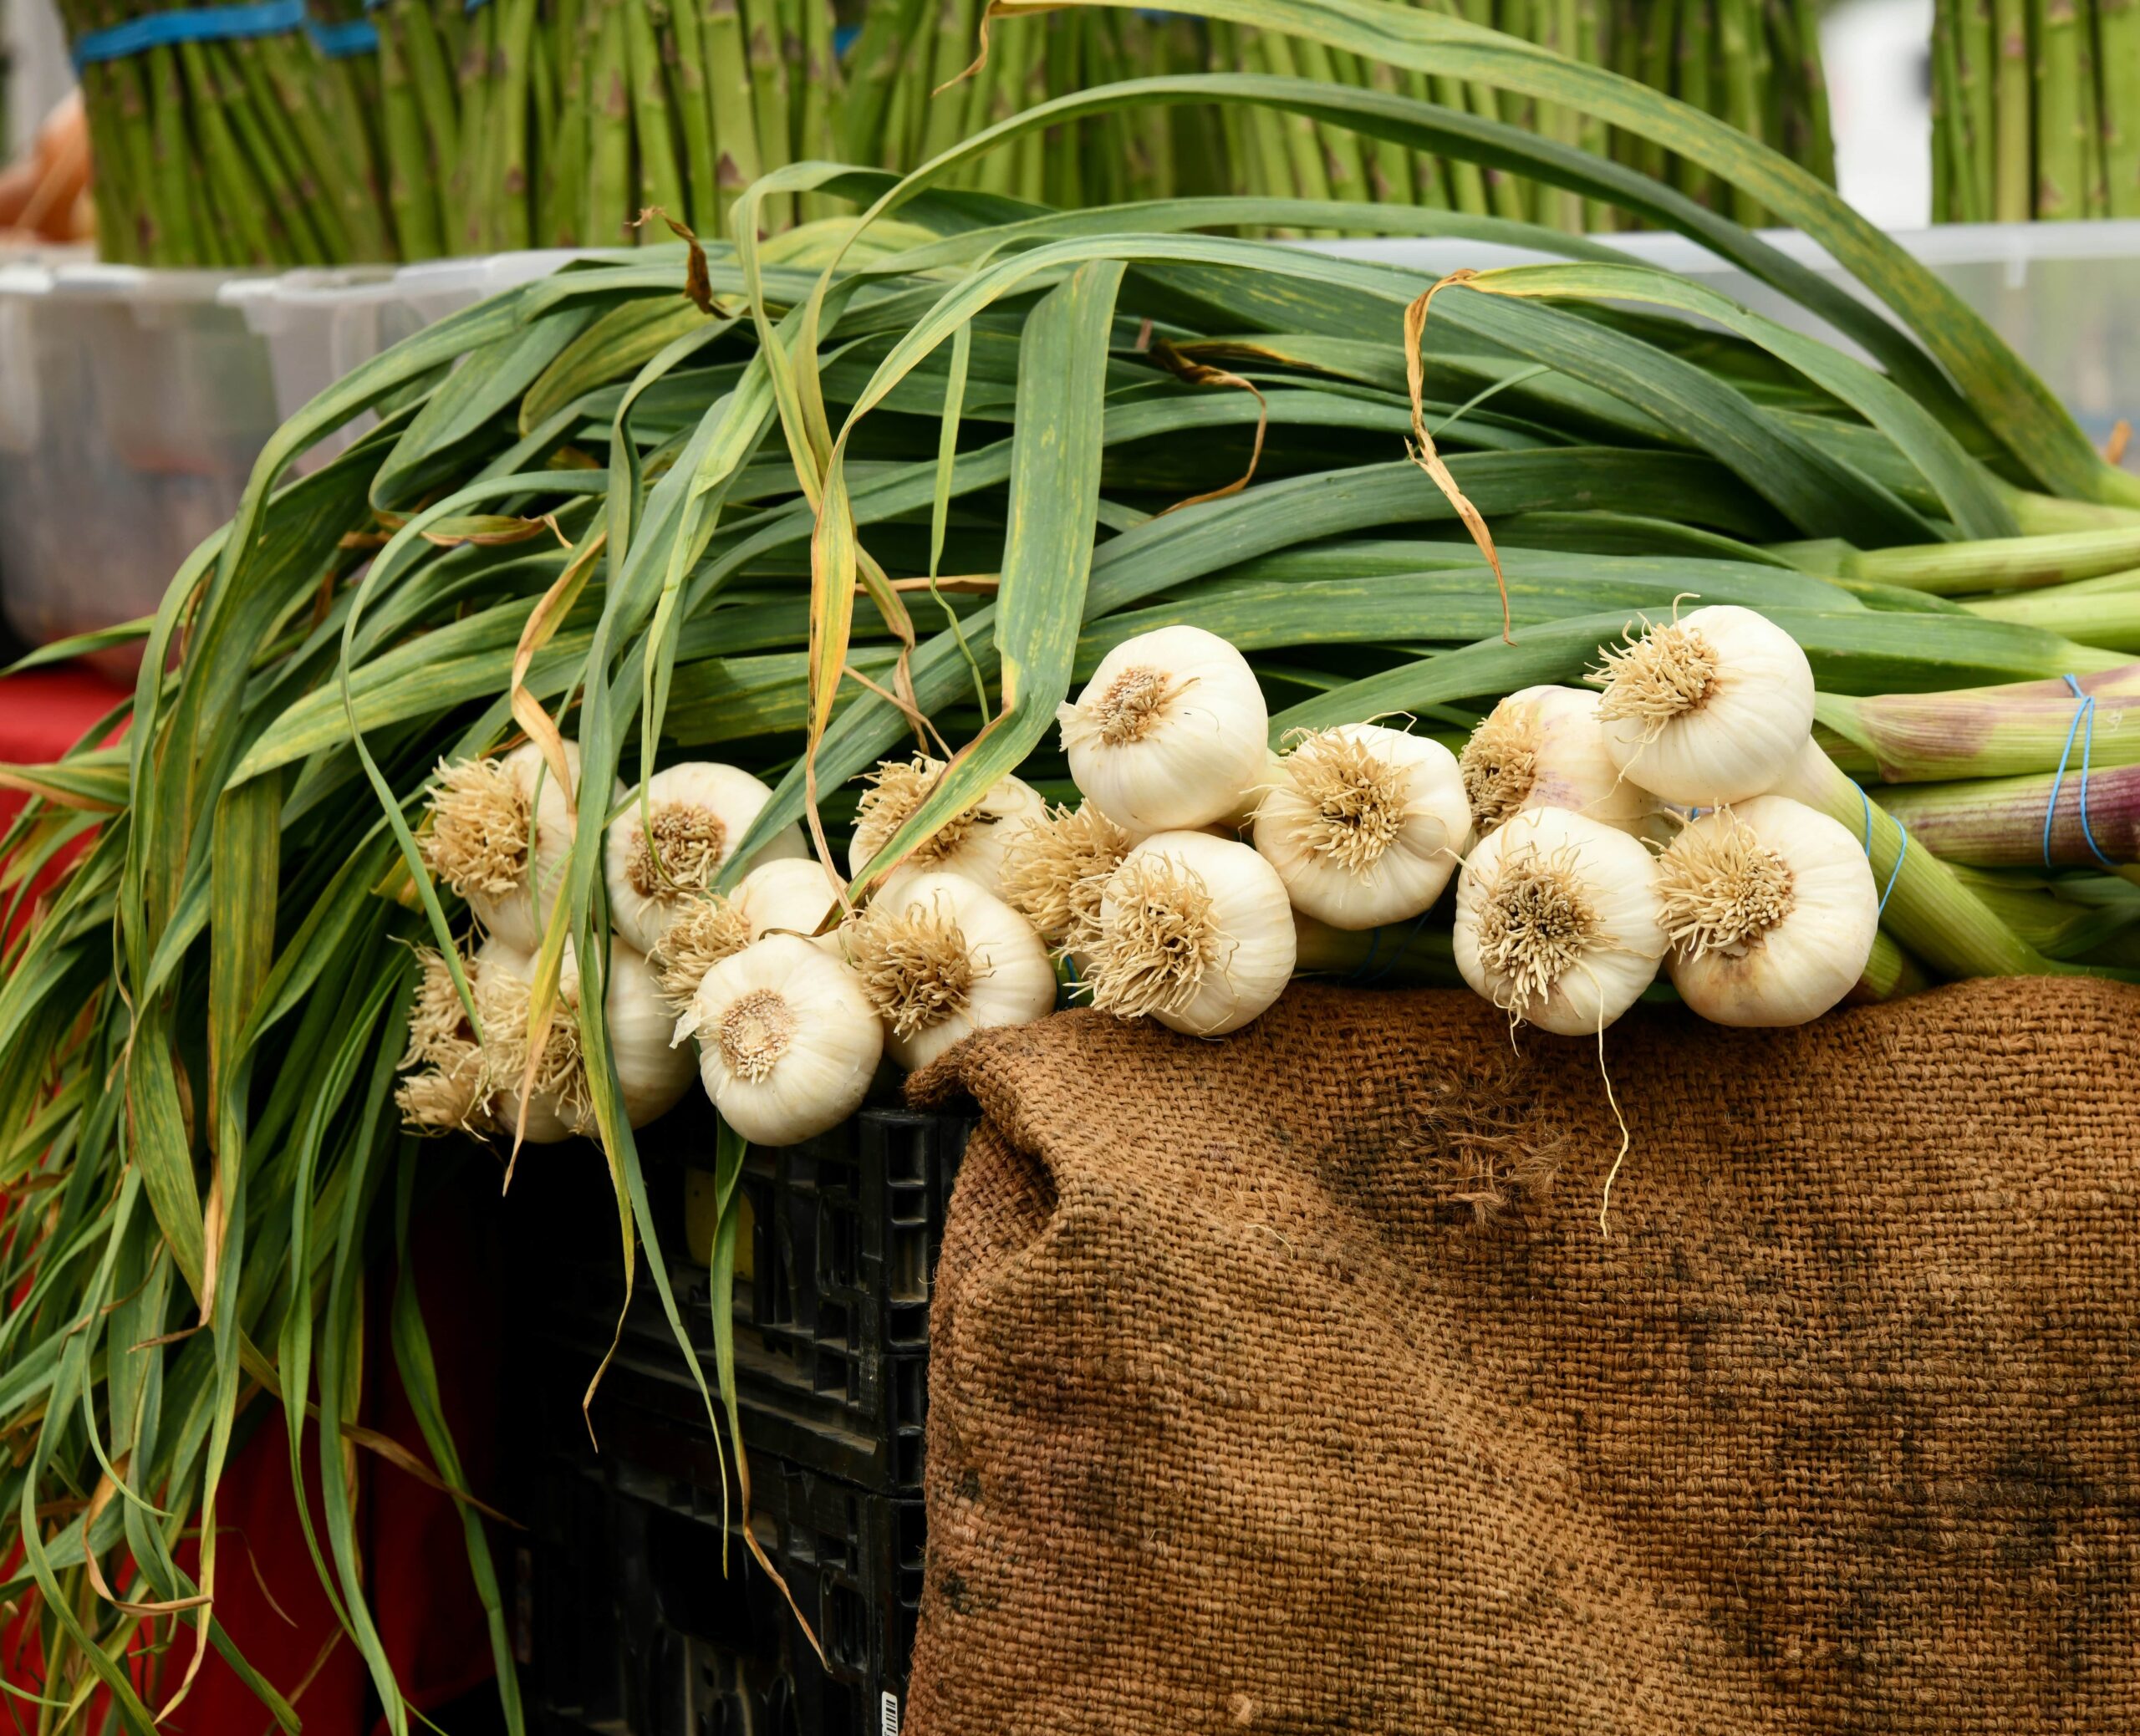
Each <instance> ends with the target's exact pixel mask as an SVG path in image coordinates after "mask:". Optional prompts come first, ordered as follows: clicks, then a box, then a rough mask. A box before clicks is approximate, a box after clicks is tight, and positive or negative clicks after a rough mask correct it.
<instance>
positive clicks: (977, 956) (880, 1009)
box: [841, 873, 1055, 1070]
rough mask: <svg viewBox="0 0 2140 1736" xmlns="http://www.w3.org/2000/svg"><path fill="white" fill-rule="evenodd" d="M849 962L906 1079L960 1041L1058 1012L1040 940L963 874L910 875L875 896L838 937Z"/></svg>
mask: <svg viewBox="0 0 2140 1736" xmlns="http://www.w3.org/2000/svg"><path fill="white" fill-rule="evenodd" d="M841 939H842V940H843V943H844V945H845V948H846V952H847V958H848V963H849V964H851V965H853V967H854V970H855V974H856V975H858V976H859V977H860V978H861V979H862V988H863V992H864V994H865V995H868V996H869V1004H870V1005H872V1006H874V1008H875V1009H876V1010H877V1016H879V1018H881V1019H882V1020H883V1021H884V1047H885V1050H886V1051H887V1052H888V1053H889V1055H890V1056H891V1057H892V1059H893V1060H894V1061H897V1062H898V1063H899V1065H900V1066H901V1067H906V1068H908V1069H910V1070H911V1069H913V1068H916V1067H926V1066H928V1065H929V1063H930V1061H934V1060H935V1058H936V1057H937V1056H939V1055H941V1054H942V1053H943V1052H944V1051H945V1050H946V1049H948V1048H950V1046H951V1045H952V1044H954V1043H955V1042H957V1041H959V1040H960V1038H961V1037H966V1036H971V1035H972V1034H973V1033H974V1032H975V1031H987V1030H991V1029H993V1028H995V1027H996V1026H1001V1025H1030V1024H1032V1022H1033V1021H1034V1020H1036V1019H1042V1018H1045V1017H1047V1015H1048V1014H1049V1013H1051V1012H1052V1011H1054V1010H1055V970H1054V967H1053V966H1052V965H1050V964H1049V963H1048V959H1047V945H1046V944H1045V943H1044V942H1042V939H1041V938H1040V934H1039V932H1038V931H1037V929H1035V928H1034V927H1033V925H1032V924H1031V923H1029V922H1027V920H1026V919H1025V918H1024V917H1022V916H1021V915H1019V914H1018V913H1017V911H1015V910H1013V909H1011V907H1010V906H1009V905H1008V904H1005V903H1004V902H1003V900H1002V899H999V898H997V897H996V896H995V895H994V894H993V893H987V892H984V891H983V890H982V889H981V888H980V887H978V886H976V885H975V884H974V883H973V882H972V881H971V880H969V879H967V878H966V877H965V876H964V875H962V874H943V873H940V874H916V875H915V877H914V878H912V879H910V880H904V881H901V882H899V883H897V884H895V885H894V886H892V887H890V888H888V889H887V890H885V891H884V892H881V893H879V894H878V895H877V896H876V898H875V899H873V900H872V901H871V902H870V904H869V907H868V908H867V909H864V911H862V913H861V914H859V915H858V916H856V917H855V918H854V919H853V920H852V921H851V922H849V923H848V924H847V926H846V928H845V929H843V931H842V934H841Z"/></svg>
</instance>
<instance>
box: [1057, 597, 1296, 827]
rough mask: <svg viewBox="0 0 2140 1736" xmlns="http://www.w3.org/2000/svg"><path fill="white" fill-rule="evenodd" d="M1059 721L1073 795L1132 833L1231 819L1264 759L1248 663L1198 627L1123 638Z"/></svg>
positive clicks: (1259, 706)
mask: <svg viewBox="0 0 2140 1736" xmlns="http://www.w3.org/2000/svg"><path fill="white" fill-rule="evenodd" d="M1056 716H1057V720H1058V721H1059V722H1060V723H1061V725H1062V746H1063V751H1065V752H1066V753H1067V755H1068V756H1069V759H1070V776H1072V777H1073V779H1075V780H1076V781H1077V785H1078V789H1079V790H1081V791H1083V792H1084V795H1085V797H1086V798H1087V799H1088V801H1090V802H1093V803H1095V804H1096V805H1097V806H1098V807H1099V809H1100V811H1101V812H1103V813H1104V814H1105V815H1106V816H1107V817H1108V818H1109V819H1110V820H1113V822H1115V824H1116V825H1118V826H1121V827H1126V828H1127V829H1128V830H1129V831H1130V832H1133V833H1143V834H1146V835H1149V834H1150V833H1153V832H1168V831H1178V830H1185V829H1187V828H1190V827H1198V826H1209V825H1210V824H1211V823H1213V822H1215V821H1223V820H1226V819H1228V818H1230V817H1232V816H1234V815H1235V814H1236V812H1238V811H1240V810H1241V807H1242V806H1243V802H1244V798H1245V797H1247V795H1248V794H1249V792H1251V790H1253V789H1254V787H1256V785H1257V784H1258V783H1259V782H1260V781H1261V779H1262V777H1263V775H1264V771H1265V767H1266V763H1267V761H1268V757H1269V753H1270V748H1269V745H1268V743H1267V741H1266V736H1268V734H1269V731H1270V722H1271V719H1270V713H1269V711H1268V710H1267V709H1266V707H1265V705H1264V703H1263V690H1262V689H1261V687H1259V686H1257V685H1256V675H1255V672H1254V671H1253V670H1252V669H1250V668H1249V666H1248V659H1246V658H1245V657H1243V656H1242V655H1241V653H1240V652H1238V651H1236V649H1234V648H1233V647H1232V646H1231V645H1230V644H1227V643H1226V642H1225V640H1224V639H1220V637H1219V636H1218V634H1215V633H1206V632H1205V630H1204V629H1202V628H1200V627H1162V628H1160V629H1159V630H1158V631H1157V632H1154V633H1144V634H1139V635H1138V636H1137V637H1136V638H1134V639H1124V641H1123V642H1122V643H1121V644H1118V645H1117V646H1116V647H1115V648H1114V649H1113V650H1112V651H1110V652H1108V654H1107V655H1106V656H1104V657H1103V658H1102V659H1100V666H1099V667H1098V669H1095V670H1094V671H1093V679H1092V680H1091V681H1090V682H1089V683H1088V685H1087V686H1086V688H1085V690H1084V691H1083V693H1082V694H1080V695H1078V699H1077V701H1076V703H1075V704H1073V705H1064V706H1063V707H1062V709H1061V710H1058V711H1057V713H1056Z"/></svg>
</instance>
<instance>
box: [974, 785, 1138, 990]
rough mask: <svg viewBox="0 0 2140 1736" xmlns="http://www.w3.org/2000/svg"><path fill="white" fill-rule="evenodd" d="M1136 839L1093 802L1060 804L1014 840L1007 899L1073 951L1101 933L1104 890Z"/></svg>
mask: <svg viewBox="0 0 2140 1736" xmlns="http://www.w3.org/2000/svg"><path fill="white" fill-rule="evenodd" d="M1132 843H1134V839H1132V838H1131V837H1130V836H1129V833H1128V832H1125V831H1124V830H1123V829H1122V827H1119V826H1118V825H1116V824H1115V823H1114V822H1113V821H1112V820H1110V819H1109V818H1108V817H1107V816H1106V815H1105V814H1103V813H1102V812H1100V811H1099V810H1098V808H1097V807H1093V804H1092V803H1091V802H1080V803H1079V804H1078V806H1077V807H1074V808H1073V807H1057V808H1054V809H1052V810H1051V811H1050V812H1048V814H1047V817H1045V818H1043V819H1042V820H1039V821H1037V822H1035V823H1033V824H1032V825H1031V826H1028V827H1026V829H1025V830H1024V831H1023V832H1021V833H1019V835H1018V836H1017V837H1016V838H1014V839H1012V840H1011V848H1009V850H1007V851H1006V853H1005V854H1004V858H1003V877H1002V893H1001V896H1002V899H1003V902H1004V903H1005V904H1008V905H1009V906H1010V907H1011V909H1013V910H1016V911H1017V913H1018V914H1020V915H1021V916H1022V917H1024V918H1025V919H1026V920H1027V921H1028V922H1030V923H1031V924H1032V925H1033V926H1034V927H1035V928H1036V929H1038V930H1039V931H1040V935H1041V938H1042V939H1043V940H1047V941H1049V942H1052V944H1055V945H1057V946H1059V947H1061V948H1062V949H1063V950H1064V951H1065V952H1066V953H1068V954H1069V955H1072V956H1073V957H1083V955H1085V954H1086V953H1087V952H1088V951H1089V950H1091V948H1092V944H1093V940H1094V939H1097V938H1098V934H1099V927H1100V893H1101V892H1102V891H1103V889H1104V888H1105V887H1106V885H1107V880H1108V875H1110V874H1112V873H1113V872H1114V871H1115V869H1116V868H1118V867H1119V866H1120V865H1121V863H1122V858H1124V856H1127V855H1128V854H1129V849H1130V846H1131V844H1132Z"/></svg>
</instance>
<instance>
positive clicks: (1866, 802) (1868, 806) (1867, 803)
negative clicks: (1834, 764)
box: [1857, 790, 1900, 862]
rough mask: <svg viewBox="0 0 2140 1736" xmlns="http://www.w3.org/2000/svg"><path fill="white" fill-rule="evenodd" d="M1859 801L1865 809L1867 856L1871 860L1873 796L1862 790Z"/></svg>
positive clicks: (1860, 805) (1858, 796)
mask: <svg viewBox="0 0 2140 1736" xmlns="http://www.w3.org/2000/svg"><path fill="white" fill-rule="evenodd" d="M1857 802H1858V806H1859V807H1862V808H1863V809H1864V810H1865V858H1866V860H1867V861H1868V862H1869V861H1871V860H1872V858H1873V798H1872V797H1870V796H1867V794H1866V793H1865V792H1864V791H1862V790H1860V791H1859V792H1857ZM1898 823H1900V822H1898Z"/></svg>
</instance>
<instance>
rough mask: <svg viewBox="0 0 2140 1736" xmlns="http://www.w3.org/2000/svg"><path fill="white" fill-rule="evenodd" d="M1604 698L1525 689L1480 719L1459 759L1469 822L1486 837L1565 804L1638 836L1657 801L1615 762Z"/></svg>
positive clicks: (1573, 690) (1574, 690)
mask: <svg viewBox="0 0 2140 1736" xmlns="http://www.w3.org/2000/svg"><path fill="white" fill-rule="evenodd" d="M1601 703H1602V695H1598V694H1596V693H1593V692H1592V691H1590V690H1588V689H1587V688H1582V687H1526V688H1524V689H1522V690H1521V691H1519V692H1516V693H1512V694H1511V695H1509V696H1508V697H1507V698H1506V699H1505V700H1502V701H1501V703H1500V704H1499V705H1496V706H1495V707H1494V709H1493V710H1491V711H1490V712H1488V713H1487V714H1486V715H1485V717H1484V718H1482V719H1481V720H1480V723H1479V726H1478V727H1477V728H1476V729H1475V730H1474V731H1472V732H1471V739H1470V741H1467V742H1465V744H1464V751H1463V753H1462V754H1461V755H1460V756H1459V759H1458V764H1459V765H1460V766H1462V768H1463V772H1464V793H1465V797H1466V798H1467V799H1468V800H1469V802H1470V805H1471V824H1472V827H1473V829H1474V831H1475V832H1476V833H1477V834H1478V836H1480V837H1485V835H1486V834H1487V833H1488V832H1491V831H1492V830H1493V829H1494V828H1495V827H1497V826H1499V825H1501V824H1502V823H1503V822H1505V821H1506V820H1508V819H1509V818H1510V817H1511V816H1512V815H1515V814H1519V813H1521V812H1523V811H1524V810H1525V809H1526V808H1531V807H1564V808H1567V810H1568V811H1569V812H1572V813H1578V814H1582V815H1586V816H1587V817H1589V818H1591V819H1593V820H1602V821H1603V822H1604V823H1605V824H1606V825H1608V826H1612V827H1618V829H1619V830H1620V831H1622V832H1630V833H1633V834H1636V835H1640V834H1641V833H1642V832H1643V831H1644V830H1646V826H1645V822H1647V821H1648V818H1649V817H1650V816H1651V814H1652V813H1653V812H1655V810H1656V807H1657V802H1656V799H1655V798H1654V797H1652V796H1651V795H1650V793H1649V792H1648V791H1647V790H1645V789H1643V787H1642V786H1641V785H1639V784H1638V783H1637V782H1635V781H1634V780H1633V778H1630V777H1623V776H1621V775H1620V767H1619V764H1618V761H1616V760H1614V759H1613V751H1612V748H1611V747H1610V746H1609V745H1608V743H1607V741H1606V739H1605V725H1603V724H1602V723H1600V722H1599V721H1598V720H1597V707H1598V705H1600V704H1601Z"/></svg>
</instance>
